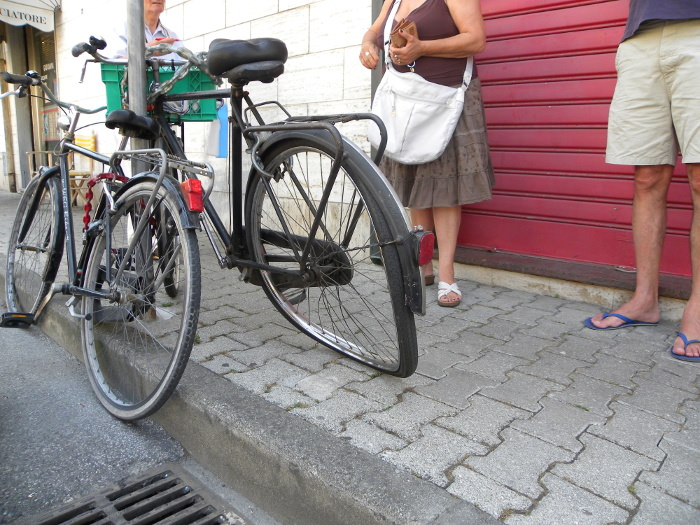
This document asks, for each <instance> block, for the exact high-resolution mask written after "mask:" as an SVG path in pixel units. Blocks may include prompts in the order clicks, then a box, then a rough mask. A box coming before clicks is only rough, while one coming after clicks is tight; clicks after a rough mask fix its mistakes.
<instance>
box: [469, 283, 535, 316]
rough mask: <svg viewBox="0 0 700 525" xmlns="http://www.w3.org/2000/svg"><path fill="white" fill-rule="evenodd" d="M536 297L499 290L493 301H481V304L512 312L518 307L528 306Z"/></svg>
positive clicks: (505, 289) (529, 294) (520, 292)
mask: <svg viewBox="0 0 700 525" xmlns="http://www.w3.org/2000/svg"><path fill="white" fill-rule="evenodd" d="M536 297H537V296H536V295H534V294H532V293H529V292H522V291H519V290H509V289H507V288H501V289H500V291H499V292H498V294H497V295H496V296H495V297H494V298H493V299H491V300H490V301H483V302H482V303H481V304H483V305H484V306H491V307H493V308H498V309H499V310H503V311H505V312H512V311H514V310H516V309H518V307H521V306H524V305H528V304H530V303H531V302H532V301H533V300H534V299H535V298H536Z"/></svg>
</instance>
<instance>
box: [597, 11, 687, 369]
mask: <svg viewBox="0 0 700 525" xmlns="http://www.w3.org/2000/svg"><path fill="white" fill-rule="evenodd" d="M616 66H617V73H618V80H617V86H616V88H615V95H614V97H613V101H612V104H611V106H610V117H609V123H608V148H607V154H606V161H607V162H609V163H611V164H625V165H631V166H635V168H634V201H633V215H632V230H633V238H634V247H635V257H636V264H637V281H636V288H635V291H634V294H633V296H632V298H631V299H630V300H629V301H628V302H626V303H625V304H623V305H622V306H620V307H619V308H617V309H616V310H615V311H613V312H610V313H605V314H598V315H596V316H594V317H591V318H588V319H586V320H585V324H586V326H588V327H589V328H591V329H594V330H614V329H618V328H623V327H628V326H649V325H655V324H658V322H659V319H660V317H661V312H660V310H659V292H658V288H659V267H660V262H661V248H662V245H663V238H664V234H665V230H666V204H667V200H666V199H667V192H668V188H669V184H670V182H671V177H672V175H673V169H674V165H675V163H676V158H677V155H678V151H679V150H680V153H681V155H682V159H683V163H684V164H685V165H686V167H687V171H688V180H689V183H690V190H691V192H692V199H693V211H694V214H693V221H692V224H691V232H690V242H691V259H692V260H691V265H692V275H693V284H692V289H691V296H690V299H689V301H688V303H687V304H686V307H685V310H684V313H683V317H682V319H681V326H680V331H679V332H678V336H677V337H676V339H675V341H674V343H673V346H672V347H671V348H670V352H671V355H672V356H673V357H676V358H678V359H682V360H687V361H700V83H699V80H700V0H662V1H659V0H631V2H630V12H629V17H628V20H627V26H626V30H625V34H624V36H623V40H622V43H621V44H620V46H619V48H618V51H617V58H616Z"/></svg>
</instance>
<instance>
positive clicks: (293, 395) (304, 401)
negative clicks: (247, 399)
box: [262, 385, 316, 410]
mask: <svg viewBox="0 0 700 525" xmlns="http://www.w3.org/2000/svg"><path fill="white" fill-rule="evenodd" d="M262 397H264V398H265V399H267V400H268V401H269V402H270V403H274V404H275V405H277V406H278V407H280V408H284V409H285V410H291V409H293V408H303V407H307V406H311V405H314V404H315V403H316V401H315V400H314V399H311V398H310V397H307V396H305V395H304V394H302V393H301V392H297V391H296V390H294V389H293V388H290V387H287V386H281V385H275V386H273V387H272V388H271V389H270V391H269V392H265V393H263V394H262Z"/></svg>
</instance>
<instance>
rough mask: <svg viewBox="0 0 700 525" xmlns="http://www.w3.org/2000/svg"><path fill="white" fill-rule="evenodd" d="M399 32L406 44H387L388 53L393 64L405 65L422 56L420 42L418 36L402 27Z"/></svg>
mask: <svg viewBox="0 0 700 525" xmlns="http://www.w3.org/2000/svg"><path fill="white" fill-rule="evenodd" d="M399 32H400V33H401V36H402V37H404V38H405V39H406V45H405V46H403V47H394V46H389V54H390V55H391V61H392V62H393V63H394V64H396V65H397V66H407V65H409V64H412V63H413V62H415V61H416V60H417V59H419V58H420V57H422V56H423V53H422V45H421V44H422V42H421V41H420V40H419V39H418V37H415V36H413V35H412V34H410V33H406V32H405V31H404V30H403V29H402V30H400V31H399Z"/></svg>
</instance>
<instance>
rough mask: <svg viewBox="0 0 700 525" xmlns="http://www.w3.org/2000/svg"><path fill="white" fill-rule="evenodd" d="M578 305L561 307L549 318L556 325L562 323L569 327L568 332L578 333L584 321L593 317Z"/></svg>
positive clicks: (569, 304) (572, 304)
mask: <svg viewBox="0 0 700 525" xmlns="http://www.w3.org/2000/svg"><path fill="white" fill-rule="evenodd" d="M578 306H579V304H578V303H566V304H564V305H562V306H561V308H559V309H558V310H557V311H556V312H555V313H554V314H552V315H551V316H550V317H549V320H550V321H552V322H555V323H561V324H563V325H564V326H566V327H568V329H567V330H566V331H567V332H578V330H579V329H580V328H581V323H583V320H584V319H586V318H588V317H591V315H590V314H588V313H587V312H586V311H585V308H584V309H582V308H579V307H578Z"/></svg>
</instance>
